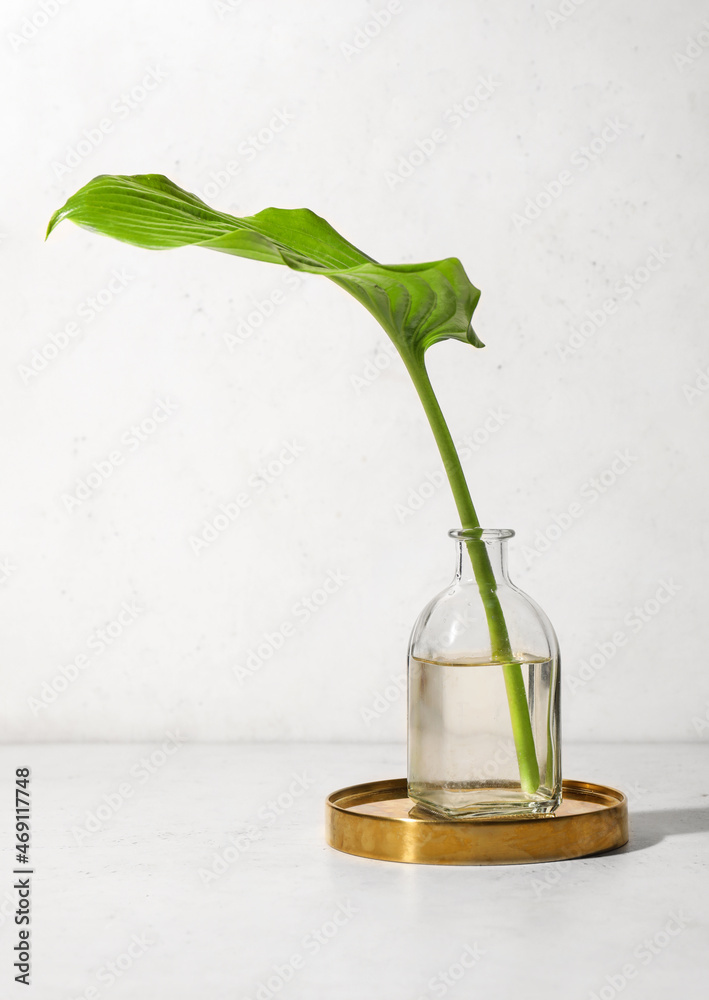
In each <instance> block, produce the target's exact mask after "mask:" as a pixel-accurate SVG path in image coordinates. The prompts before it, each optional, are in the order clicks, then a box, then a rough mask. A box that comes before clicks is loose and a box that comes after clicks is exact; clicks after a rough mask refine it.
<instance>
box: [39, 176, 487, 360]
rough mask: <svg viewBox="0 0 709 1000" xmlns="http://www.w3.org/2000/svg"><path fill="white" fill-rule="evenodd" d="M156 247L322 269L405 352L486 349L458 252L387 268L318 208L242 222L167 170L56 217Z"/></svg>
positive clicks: (114, 187) (102, 185) (109, 180)
mask: <svg viewBox="0 0 709 1000" xmlns="http://www.w3.org/2000/svg"><path fill="white" fill-rule="evenodd" d="M63 219H70V220H71V221H72V222H74V223H76V224H77V225H78V226H82V227H83V228H84V229H90V230H92V231H93V232H98V233H102V234H103V235H105V236H112V237H113V238H114V239H118V240H123V241H124V242H125V243H132V244H133V245H135V246H139V247H145V248H147V249H150V250H165V249H170V248H173V247H183V246H200V247H207V248H208V249H210V250H218V251H220V252H222V253H229V254H234V255H235V256H238V257H249V258H251V259H253V260H263V261H268V262H270V263H272V264H284V265H286V266H287V267H290V268H292V269H293V270H296V271H307V272H310V273H312V274H322V275H324V276H325V277H327V278H330V279H331V280H332V281H334V282H335V283H336V284H338V285H340V287H342V288H344V289H346V290H347V291H348V292H349V293H350V294H351V295H353V296H354V297H355V298H356V299H357V300H358V301H359V302H361V303H362V305H364V306H365V307H366V308H367V309H368V310H369V311H370V312H371V313H372V315H373V316H374V317H375V318H376V319H377V320H378V321H379V323H381V325H382V326H383V327H384V329H385V330H386V332H387V333H388V334H389V336H390V337H391V339H392V340H393V341H394V343H395V345H396V347H397V349H398V350H399V352H400V353H401V354H402V356H403V357H404V358H407V357H408V358H411V359H416V358H418V359H419V360H420V359H421V358H422V357H423V353H424V351H426V349H427V348H429V347H430V346H431V345H432V344H435V343H436V342H437V341H439V340H447V339H451V338H452V339H455V340H460V341H463V342H464V343H469V344H473V345H474V346H475V347H482V346H483V345H482V343H481V342H480V341H479V340H478V338H477V336H476V334H475V333H474V332H473V329H472V327H471V325H470V321H471V317H472V315H473V310H474V309H475V306H476V305H477V302H478V299H479V298H480V292H479V291H478V290H477V288H475V287H474V286H473V285H472V284H471V283H470V281H469V279H468V276H467V275H466V273H465V271H464V269H463V265H462V264H461V263H460V261H459V260H458V259H457V258H455V257H449V258H447V259H446V260H439V261H432V262H430V263H425V264H394V265H386V264H379V263H377V261H375V260H374V259H373V258H372V257H369V256H367V254H364V253H362V251H361V250H358V249H357V247H355V246H353V245H352V244H351V243H350V242H349V241H348V240H346V239H345V238H344V237H343V236H340V234H339V233H338V232H337V231H336V230H334V229H333V228H332V226H331V225H330V224H329V223H328V222H326V221H325V220H324V219H321V218H320V216H318V215H316V214H315V213H314V212H311V211H310V210H309V209H305V208H299V209H282V208H267V209H265V210H264V211H262V212H259V213H258V214H257V215H251V216H247V217H245V218H243V219H238V218H236V217H235V216H232V215H227V214H225V213H224V212H217V211H215V210H214V209H212V208H210V207H209V206H208V205H206V204H205V203H204V202H203V201H202V200H201V199H200V198H198V197H197V196H196V195H193V194H189V193H188V192H187V191H183V190H182V188H180V187H178V186H177V185H176V184H173V182H172V181H171V180H169V179H168V178H167V177H164V176H162V175H161V174H138V175H135V176H132V177H127V176H111V175H107V174H104V175H102V176H100V177H95V178H94V179H93V180H92V181H89V183H88V184H86V185H85V186H84V187H83V188H81V189H80V190H79V191H77V192H76V194H74V195H72V196H71V198H69V200H68V201H67V202H66V204H65V205H64V206H63V207H62V208H60V209H59V210H58V211H57V212H55V213H54V215H53V216H52V218H51V220H50V222H49V227H48V229H47V236H49V234H50V233H51V232H52V230H53V229H54V228H55V227H56V226H57V225H58V224H59V223H60V222H61V221H62V220H63Z"/></svg>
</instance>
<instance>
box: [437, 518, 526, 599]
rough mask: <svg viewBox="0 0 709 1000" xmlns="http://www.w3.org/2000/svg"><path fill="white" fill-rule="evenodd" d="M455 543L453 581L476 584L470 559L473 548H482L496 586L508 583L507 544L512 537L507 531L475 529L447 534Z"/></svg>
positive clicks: (510, 532) (511, 532)
mask: <svg viewBox="0 0 709 1000" xmlns="http://www.w3.org/2000/svg"><path fill="white" fill-rule="evenodd" d="M449 534H450V535H451V537H453V539H454V541H455V543H456V552H455V581H456V582H457V583H476V582H477V581H476V576H475V572H474V570H473V561H472V558H471V555H472V550H473V548H474V547H477V548H478V549H480V548H484V550H485V552H486V553H487V560H488V562H489V564H490V569H491V571H492V575H493V576H494V579H495V582H496V583H497V584H498V585H502V584H506V583H510V579H509V576H508V573H507V542H508V539H509V538H511V537H512V536H513V535H514V532H513V531H509V530H507V529H502V530H498V529H492V528H475V529H470V530H466V531H462V530H461V531H455V532H454V531H451V532H449Z"/></svg>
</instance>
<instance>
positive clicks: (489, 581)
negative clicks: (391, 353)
mask: <svg viewBox="0 0 709 1000" xmlns="http://www.w3.org/2000/svg"><path fill="white" fill-rule="evenodd" d="M402 357H403V355H402ZM403 361H404V364H405V365H406V368H407V370H408V372H409V375H410V376H411V380H412V381H413V383H414V386H415V388H416V391H417V393H418V395H419V399H420V400H421V403H422V404H423V408H424V410H425V411H426V416H427V417H428V422H429V424H430V425H431V430H432V431H433V436H434V438H435V439H436V444H437V445H438V450H439V452H440V453H441V458H442V459H443V467H444V469H445V471H446V475H447V476H448V481H449V483H450V486H451V490H452V491H453V498H454V500H455V504H456V507H457V508H458V515H459V517H460V521H461V526H462V527H463V528H479V527H480V522H479V520H478V515H477V513H476V512H475V507H474V506H473V501H472V498H471V496H470V490H469V489H468V484H467V482H466V480H465V475H464V473H463V468H462V466H461V464H460V458H459V456H458V452H457V450H456V447H455V444H454V442H453V438H452V437H451V433H450V431H449V430H448V425H447V424H446V421H445V417H444V416H443V411H442V410H441V407H440V404H439V402H438V400H437V399H436V394H435V393H434V391H433V386H432V385H431V380H430V379H429V377H428V372H427V371H426V365H425V362H424V360H423V355H421V356H418V357H417V356H409V357H403ZM467 548H468V554H469V555H470V560H471V562H472V565H473V572H474V574H475V579H476V581H477V584H478V589H479V591H480V596H481V598H482V602H483V606H484V608H485V617H486V618H487V624H488V628H489V630H490V644H491V647H492V654H493V657H494V659H496V660H498V661H500V662H501V663H502V664H503V667H502V669H503V673H504V678H505V689H506V691H507V700H508V702H509V707H510V719H511V722H512V735H513V738H514V744H515V750H516V752H517V762H518V765H519V774H520V783H521V785H522V789H523V790H524V791H525V792H528V793H530V794H531V793H534V792H536V790H537V788H538V787H539V765H538V763H537V754H536V750H535V746H534V734H533V733H532V723H531V719H530V717H529V705H528V702H527V693H526V691H525V687H524V678H523V677H522V668H521V666H520V664H519V663H514V662H511V661H513V660H514V653H513V650H512V648H511V646H510V637H509V633H508V631H507V623H506V622H505V616H504V614H503V612H502V607H501V605H500V599H499V597H498V596H497V581H496V580H495V573H494V571H493V568H492V565H491V563H490V557H489V555H488V552H487V549H486V547H485V544H484V542H481V541H470V542H468V545H467Z"/></svg>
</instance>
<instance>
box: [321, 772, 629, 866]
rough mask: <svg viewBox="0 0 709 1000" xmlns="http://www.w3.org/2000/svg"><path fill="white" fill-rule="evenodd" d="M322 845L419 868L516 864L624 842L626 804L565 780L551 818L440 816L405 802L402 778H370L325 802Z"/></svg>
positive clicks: (601, 789) (614, 794)
mask: <svg viewBox="0 0 709 1000" xmlns="http://www.w3.org/2000/svg"><path fill="white" fill-rule="evenodd" d="M326 826H327V832H326V837H327V842H328V844H329V845H330V847H334V848H335V849H336V850H338V851H344V853H345V854H357V855H359V857H362V858H375V859H376V860H378V861H406V862H409V863H410V864H419V865H518V864H535V863H538V862H540V861H563V860H567V859H569V858H581V857H584V855H587V854H596V853H598V852H599V851H610V850H613V849H614V848H616V847H622V846H623V844H626V843H627V842H628V800H627V799H626V797H625V795H623V793H622V792H619V791H617V790H616V789H615V788H608V787H607V786H606V785H594V784H592V783H591V782H587V781H564V783H563V799H562V803H561V805H560V806H559V808H558V809H557V811H556V812H555V813H554V814H553V815H551V816H523V817H520V816H500V817H495V818H490V817H486V818H485V819H443V818H440V817H437V816H433V815H431V814H429V813H426V812H424V811H422V810H420V809H418V807H417V806H416V805H415V803H414V802H412V801H411V799H409V798H408V797H407V794H406V779H405V778H394V779H390V780H388V781H369V782H366V784H363V785H352V786H351V787H349V788H341V789H340V790H339V791H337V792H333V793H332V795H330V796H329V797H328V800H327V815H326Z"/></svg>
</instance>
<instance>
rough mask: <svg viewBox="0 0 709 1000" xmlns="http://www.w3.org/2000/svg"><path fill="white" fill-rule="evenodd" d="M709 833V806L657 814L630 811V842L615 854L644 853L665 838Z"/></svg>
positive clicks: (658, 811)
mask: <svg viewBox="0 0 709 1000" xmlns="http://www.w3.org/2000/svg"><path fill="white" fill-rule="evenodd" d="M707 832H709V806H706V807H705V808H703V809H659V810H657V811H656V812H633V810H632V809H631V810H630V840H629V841H628V843H627V844H626V845H625V846H624V847H619V848H618V850H617V851H613V852H612V853H613V854H628V853H630V852H631V851H643V850H645V848H646V847H652V846H653V845H654V844H659V843H660V841H661V840H664V839H665V837H671V836H675V835H677V834H682V833H707Z"/></svg>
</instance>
